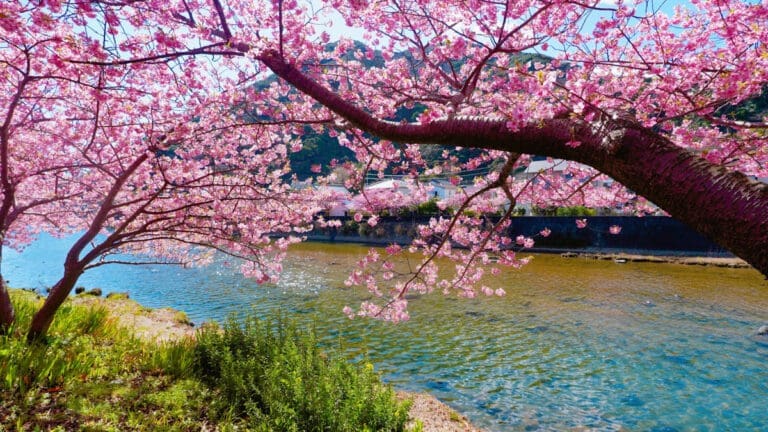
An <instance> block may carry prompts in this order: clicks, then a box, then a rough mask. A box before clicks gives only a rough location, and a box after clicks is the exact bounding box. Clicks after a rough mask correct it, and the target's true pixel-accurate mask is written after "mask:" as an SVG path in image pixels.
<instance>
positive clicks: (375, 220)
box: [368, 215, 379, 227]
mask: <svg viewBox="0 0 768 432" xmlns="http://www.w3.org/2000/svg"><path fill="white" fill-rule="evenodd" d="M378 223H379V217H378V216H375V215H374V216H371V217H369V218H368V225H370V226H372V227H374V226H376V224H378Z"/></svg>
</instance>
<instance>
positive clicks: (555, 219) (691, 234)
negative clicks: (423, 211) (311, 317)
mask: <svg viewBox="0 0 768 432" xmlns="http://www.w3.org/2000/svg"><path fill="white" fill-rule="evenodd" d="M334 219H339V220H341V222H342V226H341V227H339V228H316V229H315V230H314V231H312V232H311V233H310V234H309V235H308V238H309V239H310V240H316V241H331V242H334V241H335V242H353V243H366V244H372V245H387V244H391V243H398V244H407V243H409V242H410V240H411V239H412V238H413V236H414V235H415V233H416V227H417V226H418V225H419V224H426V223H428V222H429V217H410V218H397V217H381V218H380V220H379V223H378V224H377V225H376V226H375V227H371V226H368V225H367V224H366V223H365V222H363V223H356V222H355V221H354V220H352V219H351V218H334ZM576 219H586V220H587V227H586V228H583V229H579V228H578V227H577V226H576ZM612 225H617V226H620V227H621V232H620V233H619V234H617V235H614V234H611V233H610V227H611V226H612ZM544 228H549V229H550V231H551V234H550V235H549V237H542V236H540V235H538V236H537V235H536V234H537V233H539V232H540V231H541V230H543V229H544ZM509 233H510V234H511V235H512V237H516V236H518V235H524V236H532V237H534V238H535V240H536V245H535V247H534V248H533V249H532V250H533V251H540V252H564V251H574V252H619V251H621V252H628V253H641V254H647V255H696V256H730V253H728V251H726V250H725V249H723V248H722V247H720V246H718V245H717V244H715V243H713V242H712V241H710V240H709V239H707V238H705V237H704V236H702V235H701V234H699V233H697V232H696V231H694V230H693V229H691V228H689V227H688V226H687V225H685V224H683V223H682V222H679V221H678V220H676V219H673V218H670V217H664V216H647V217H629V216H593V217H569V216H552V217H546V216H541V217H539V216H525V217H515V218H513V219H512V226H511V227H510V229H509Z"/></svg>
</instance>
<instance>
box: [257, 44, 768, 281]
mask: <svg viewBox="0 0 768 432" xmlns="http://www.w3.org/2000/svg"><path fill="white" fill-rule="evenodd" d="M259 60H261V61H262V62H263V63H264V64H265V65H266V66H267V67H269V68H270V69H271V70H272V71H273V72H274V73H275V74H276V75H278V76H279V77H281V78H283V79H284V80H286V81H287V82H289V83H290V84H291V85H293V86H294V87H296V88H297V89H298V90H299V91H301V92H303V93H305V94H306V95H308V96H310V97H312V98H313V99H315V100H316V101H318V102H319V103H321V104H322V105H324V106H325V107H327V108H328V109H330V110H331V111H333V112H335V113H336V114H337V115H339V116H341V117H343V118H344V119H346V120H348V121H349V122H350V123H352V125H354V126H355V127H357V128H359V129H361V130H363V131H366V132H368V133H370V134H372V135H375V136H377V137H379V138H383V139H388V140H392V141H399V142H405V143H419V144H443V145H452V146H462V147H471V148H486V149H495V150H503V151H508V152H515V153H528V154H535V155H543V156H550V157H556V158H562V159H567V160H572V161H576V162H581V163H584V164H587V165H590V166H592V167H593V168H595V169H597V170H598V171H601V172H603V173H605V174H607V175H609V176H611V177H613V178H614V179H616V180H617V181H619V182H620V183H622V184H624V185H625V186H627V187H628V188H630V189H632V190H634V191H635V192H637V193H639V194H640V195H642V196H644V197H646V198H648V199H650V200H651V201H653V202H654V203H655V204H657V205H658V206H659V207H661V208H662V209H664V210H665V211H666V212H668V213H669V214H670V215H672V216H673V217H675V218H676V219H678V220H680V221H682V222H684V223H686V224H688V225H689V226H691V227H692V228H694V229H696V230H697V231H699V232H700V233H702V234H704V235H706V236H708V237H709V238H710V239H712V240H713V241H715V242H717V243H719V244H720V245H722V246H723V247H725V248H727V249H728V250H730V251H731V252H733V253H734V254H735V255H737V256H739V257H741V258H743V259H744V260H745V261H747V262H748V263H750V264H751V265H752V266H754V267H755V268H756V269H757V270H758V271H760V272H761V273H763V274H764V275H766V276H768V185H765V184H762V183H759V182H756V181H754V180H751V179H749V178H747V177H746V176H744V175H743V174H741V173H738V172H728V171H727V170H726V169H725V168H723V167H721V166H718V165H713V164H711V163H709V162H708V161H706V160H704V159H702V158H700V157H698V156H696V155H694V154H693V153H690V152H689V151H687V150H685V149H683V148H680V147H678V146H676V145H675V144H673V143H672V142H670V141H669V140H668V139H666V138H665V137H663V136H662V135H660V134H658V133H655V132H653V131H650V130H647V129H645V128H642V127H641V126H639V125H636V124H632V123H631V122H628V121H623V120H620V121H613V120H610V119H608V120H606V123H605V125H604V126H606V127H603V128H595V127H594V126H593V125H590V124H587V123H586V122H584V121H583V120H580V119H550V120H544V121H537V122H535V124H531V125H529V126H526V127H522V128H520V129H516V130H510V129H509V128H508V127H507V124H506V121H505V120H504V119H477V118H453V119H445V120H437V121H433V122H430V123H424V124H421V123H406V124H401V123H393V122H388V121H383V120H380V119H377V118H374V117H372V116H371V115H370V114H369V113H368V112H366V111H365V110H363V109H361V108H359V107H357V106H356V105H354V104H353V103H351V102H349V101H348V100H345V99H342V98H341V97H339V96H338V95H337V94H335V93H333V92H331V91H330V90H328V89H326V88H325V87H323V86H321V85H320V84H319V83H317V82H316V81H314V80H312V79H311V78H310V77H308V76H306V75H304V73H303V72H302V71H301V70H299V69H297V68H296V67H294V66H293V65H291V64H290V63H287V62H286V61H285V60H284V59H283V58H281V57H280V55H279V54H278V53H277V52H274V51H266V52H264V53H263V54H262V55H261V56H259ZM595 129H601V130H603V131H605V133H603V134H602V135H595V132H593V131H594V130H595ZM573 141H579V142H580V143H581V144H580V145H578V146H576V147H572V146H569V145H566V143H569V142H573Z"/></svg>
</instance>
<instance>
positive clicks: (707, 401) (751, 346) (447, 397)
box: [4, 239, 768, 432]
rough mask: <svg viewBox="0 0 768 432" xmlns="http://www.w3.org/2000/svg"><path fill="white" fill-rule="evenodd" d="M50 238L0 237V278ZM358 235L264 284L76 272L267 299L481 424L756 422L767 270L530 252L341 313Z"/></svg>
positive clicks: (295, 258) (214, 306)
mask: <svg viewBox="0 0 768 432" xmlns="http://www.w3.org/2000/svg"><path fill="white" fill-rule="evenodd" d="M65 248H66V243H65V242H56V241H52V240H50V239H46V240H44V241H41V242H38V243H37V244H35V245H33V246H32V247H30V248H29V249H28V250H27V251H26V252H25V253H24V254H22V255H18V254H15V253H8V254H7V255H6V261H5V263H4V272H5V277H6V278H7V279H9V280H10V282H11V286H31V287H34V288H44V287H45V286H48V285H50V284H52V283H53V282H54V281H55V279H56V276H57V275H58V272H59V267H60V264H59V262H60V261H57V260H56V258H54V256H56V255H57V254H62V253H63V251H64V250H65ZM365 250H366V248H363V247H359V246H351V245H324V244H308V245H302V246H301V247H299V248H297V250H295V251H294V252H295V253H294V254H293V255H292V258H291V259H290V260H289V262H287V263H286V266H285V267H286V272H285V274H284V277H283V279H282V280H281V282H280V283H278V284H277V285H269V286H261V287H259V286H256V285H255V284H253V283H251V282H249V281H246V280H243V279H242V278H241V277H238V276H237V274H235V273H234V272H233V270H232V269H231V268H229V267H227V266H226V265H217V266H213V267H209V268H205V269H191V270H183V269H177V268H171V267H154V268H134V267H129V268H126V267H112V268H101V269H97V270H96V271H94V272H92V273H90V274H86V275H84V277H83V278H82V285H84V286H86V287H88V288H90V287H95V286H98V287H101V288H102V289H104V291H105V292H109V291H128V292H130V294H131V297H132V298H134V299H136V300H137V301H139V302H141V303H142V304H145V305H147V306H153V307H159V306H172V307H175V308H178V309H181V310H184V311H186V312H187V314H188V315H189V316H190V318H191V319H192V320H193V321H195V322H201V321H203V320H207V319H216V320H220V319H223V318H224V317H226V316H227V315H228V314H230V313H243V312H245V311H248V310H251V309H253V310H255V311H256V312H257V313H259V314H269V313H274V312H275V311H278V310H280V311H283V312H286V313H292V314H295V315H296V316H298V317H299V318H300V319H306V320H307V322H308V323H311V325H313V326H315V327H316V328H317V330H318V333H320V334H322V335H324V340H325V341H326V343H328V344H329V345H333V346H339V345H340V340H345V341H346V342H344V344H343V346H341V348H342V349H344V350H345V351H346V352H348V354H349V355H350V356H353V357H362V356H368V357H369V358H370V359H371V360H372V361H373V362H374V363H375V365H376V367H377V369H378V370H380V371H382V372H383V373H384V376H385V378H386V379H387V380H388V381H389V382H391V383H393V384H395V385H396V386H397V387H399V388H404V389H408V390H413V391H427V392H429V393H431V394H433V395H435V396H437V397H438V398H439V399H441V400H443V401H444V402H446V403H448V404H449V405H451V406H453V407H454V408H456V409H458V410H459V411H460V412H462V413H463V414H466V415H467V416H468V417H469V418H470V419H471V420H472V421H473V422H474V423H475V424H477V425H479V426H481V427H484V428H486V429H488V430H491V431H517V430H542V431H545V430H556V431H559V430H605V431H619V430H621V431H657V432H658V431H667V432H669V431H722V430H732V431H760V430H768V417H766V414H765V413H766V410H765V401H766V400H767V399H766V396H768V368H767V367H766V364H767V362H768V339H760V338H759V337H757V336H755V335H754V334H755V331H756V329H757V328H758V327H759V326H760V325H763V324H768V283H766V282H765V281H764V279H763V278H762V277H761V276H760V275H759V274H758V273H757V272H755V271H752V270H743V269H742V270H736V269H717V268H703V267H686V266H674V265H660V264H632V263H628V264H615V263H613V262H606V261H592V260H584V259H578V258H576V259H574V258H571V259H564V258H560V257H552V256H537V257H536V258H535V259H534V261H533V263H532V264H531V265H529V266H528V267H527V268H526V269H524V270H523V271H519V272H518V271H510V272H507V273H505V274H504V275H503V276H502V277H500V278H498V279H497V280H496V283H497V284H498V286H503V287H504V288H505V289H506V290H507V293H508V295H507V296H506V297H504V298H478V299H473V300H466V299H455V298H450V297H448V298H446V297H443V296H441V295H433V296H428V297H423V298H416V299H413V300H411V314H412V319H411V321H409V322H407V323H404V324H398V325H391V324H386V323H379V322H373V321H367V320H355V321H349V320H348V319H346V318H345V317H344V316H343V315H342V314H341V308H342V307H343V306H344V305H346V304H349V305H352V306H354V305H356V304H358V303H359V301H360V300H361V299H363V298H365V297H366V294H365V293H364V292H361V291H354V290H351V289H348V288H344V287H343V280H344V278H345V277H346V273H347V271H348V269H349V268H350V267H351V266H352V265H353V264H354V262H355V260H356V259H357V258H358V257H359V256H360V254H361V253H362V252H364V251H365Z"/></svg>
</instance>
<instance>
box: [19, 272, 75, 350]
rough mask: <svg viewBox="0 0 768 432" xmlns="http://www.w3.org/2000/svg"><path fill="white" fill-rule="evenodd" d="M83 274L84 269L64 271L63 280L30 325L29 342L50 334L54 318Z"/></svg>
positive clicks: (54, 288)
mask: <svg viewBox="0 0 768 432" xmlns="http://www.w3.org/2000/svg"><path fill="white" fill-rule="evenodd" d="M82 273H83V269H82V267H80V266H78V267H70V268H66V267H65V269H64V274H63V275H62V277H61V279H59V281H58V282H56V284H55V285H54V286H53V287H52V288H51V292H50V293H48V297H47V298H46V299H45V302H44V303H43V306H42V307H41V308H40V310H38V311H37V312H36V313H35V315H34V316H33V317H32V323H31V324H30V325H29V332H28V333H27V341H29V342H35V341H39V340H41V339H42V338H43V337H45V335H46V334H47V333H48V329H49V328H50V326H51V323H52V322H53V317H54V315H55V314H56V311H57V310H58V309H59V307H60V306H61V304H62V303H64V300H66V299H67V296H69V293H70V292H72V288H74V287H75V284H76V283H77V279H78V278H79V277H80V275H81V274H82Z"/></svg>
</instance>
